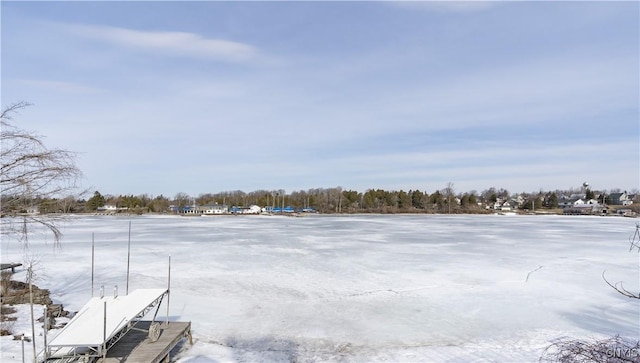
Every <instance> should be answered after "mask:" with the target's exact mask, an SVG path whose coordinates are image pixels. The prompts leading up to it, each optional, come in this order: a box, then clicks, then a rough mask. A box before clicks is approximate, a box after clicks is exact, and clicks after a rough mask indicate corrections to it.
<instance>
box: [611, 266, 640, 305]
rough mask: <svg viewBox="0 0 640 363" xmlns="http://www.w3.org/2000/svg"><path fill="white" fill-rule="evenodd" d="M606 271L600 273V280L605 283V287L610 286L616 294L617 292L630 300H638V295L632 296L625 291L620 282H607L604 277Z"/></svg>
mask: <svg viewBox="0 0 640 363" xmlns="http://www.w3.org/2000/svg"><path fill="white" fill-rule="evenodd" d="M605 272H606V271H602V279H604V282H606V283H607V285H609V286H611V287H612V288H613V289H614V290H616V291H617V292H619V293H620V294H622V295H624V296H626V297H629V298H632V299H640V293H638V294H634V293H632V292H631V291H629V290H627V289H625V287H624V285H623V283H622V281H618V282H616V283H615V284H612V283H611V282H609V280H607V278H606V277H605V276H604V274H605Z"/></svg>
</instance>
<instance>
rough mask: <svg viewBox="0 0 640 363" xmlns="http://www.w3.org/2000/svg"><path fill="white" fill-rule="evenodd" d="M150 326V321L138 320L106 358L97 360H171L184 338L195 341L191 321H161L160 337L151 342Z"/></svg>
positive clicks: (140, 362)
mask: <svg viewBox="0 0 640 363" xmlns="http://www.w3.org/2000/svg"><path fill="white" fill-rule="evenodd" d="M150 326H151V322H150V321H140V322H138V323H137V324H136V325H135V328H134V329H132V330H130V331H129V332H128V333H127V334H126V335H124V336H123V337H122V338H121V339H120V340H119V341H118V342H117V343H116V344H114V345H113V347H111V348H110V349H109V350H108V351H107V357H106V359H98V360H97V362H100V363H124V362H127V363H159V362H169V361H170V356H169V354H170V352H171V350H172V349H173V348H175V346H176V345H178V343H179V342H180V341H181V340H182V339H183V338H188V339H189V344H192V343H193V342H192V340H191V322H169V325H166V324H165V323H164V322H160V337H159V338H158V340H157V341H155V342H151V340H150V339H149V337H148V333H147V332H146V331H148V330H149V327H150ZM138 329H140V330H138ZM143 330H145V331H143Z"/></svg>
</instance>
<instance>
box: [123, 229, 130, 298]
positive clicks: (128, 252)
mask: <svg viewBox="0 0 640 363" xmlns="http://www.w3.org/2000/svg"><path fill="white" fill-rule="evenodd" d="M130 260H131V221H129V243H128V244H127V287H126V290H125V293H124V294H125V295H129V261H130Z"/></svg>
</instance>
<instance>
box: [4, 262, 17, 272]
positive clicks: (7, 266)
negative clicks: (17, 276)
mask: <svg viewBox="0 0 640 363" xmlns="http://www.w3.org/2000/svg"><path fill="white" fill-rule="evenodd" d="M20 266H22V264H21V263H1V264H0V270H8V269H11V273H15V272H16V267H20Z"/></svg>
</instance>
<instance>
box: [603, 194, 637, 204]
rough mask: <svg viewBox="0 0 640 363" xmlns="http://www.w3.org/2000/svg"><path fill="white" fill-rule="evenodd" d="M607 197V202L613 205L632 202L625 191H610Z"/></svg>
mask: <svg viewBox="0 0 640 363" xmlns="http://www.w3.org/2000/svg"><path fill="white" fill-rule="evenodd" d="M607 197H608V198H609V203H610V204H613V205H631V204H633V200H632V199H631V198H629V195H628V194H627V192H622V193H611V194H609V195H608V196H607Z"/></svg>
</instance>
